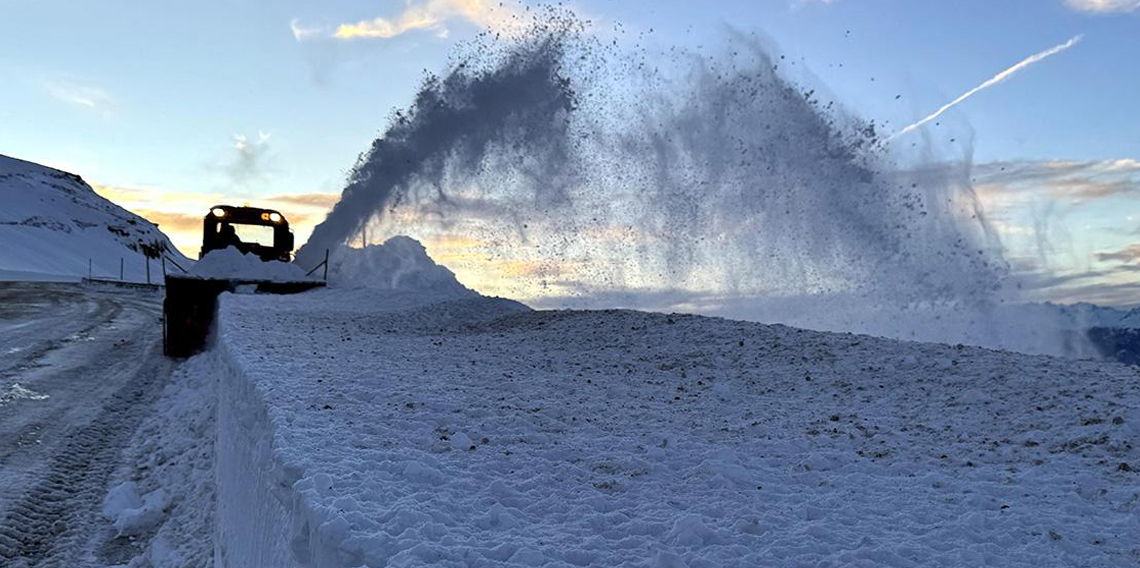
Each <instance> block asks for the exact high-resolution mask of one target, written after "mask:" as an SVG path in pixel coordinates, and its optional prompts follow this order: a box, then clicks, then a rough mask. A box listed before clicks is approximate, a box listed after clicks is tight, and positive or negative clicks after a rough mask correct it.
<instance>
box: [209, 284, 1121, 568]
mask: <svg viewBox="0 0 1140 568" xmlns="http://www.w3.org/2000/svg"><path fill="white" fill-rule="evenodd" d="M218 321H219V342H218V347H217V348H216V349H215V350H214V352H212V354H211V355H210V357H211V358H212V360H213V363H212V365H213V366H214V370H213V372H214V373H215V374H216V376H218V378H219V381H220V382H219V389H220V390H219V402H218V404H219V406H218V432H219V434H218V448H217V453H218V454H217V460H218V463H217V475H218V477H217V479H218V481H217V483H218V486H217V495H218V498H217V503H218V511H217V529H216V535H215V538H216V540H215V552H216V554H215V558H216V560H217V562H218V565H220V566H235V567H236V566H290V565H292V566H319V567H339V566H345V567H356V566H370V567H375V566H492V565H510V566H540V565H543V566H588V565H593V566H617V565H635V566H661V567H675V566H676V567H680V566H690V567H697V566H978V565H997V566H1136V564H1137V562H1140V538H1138V535H1140V520H1138V519H1140V516H1138V514H1137V513H1138V510H1140V509H1138V508H1140V473H1137V472H1136V469H1137V468H1138V467H1140V457H1138V455H1137V451H1136V449H1135V448H1134V445H1133V444H1134V442H1135V440H1136V439H1137V436H1140V396H1138V391H1137V388H1138V385H1140V372H1138V370H1137V368H1136V367H1129V366H1125V365H1119V364H1110V363H1102V362H1094V361H1068V360H1062V359H1056V358H1050V357H1043V356H1026V355H1019V354H1014V353H1007V352H998V351H990V350H985V349H980V348H971V347H955V346H947V345H936V344H919V343H905V342H898V341H892V340H886V339H877V338H869V337H863V336H854V335H849V334H834V333H820V332H812V331H804V330H798V329H793V328H788V327H783V326H766V325H762V324H755V323H742V322H735V321H728V320H720V319H712V318H704V317H698V316H677V315H674V316H667V315H662V314H648V313H639V312H629V311H600V312H574V311H563V312H534V311H530V310H528V309H526V308H525V307H523V306H521V305H519V304H517V303H513V302H509V301H505V300H496V299H489V298H482V297H478V296H473V295H454V294H453V295H447V294H439V295H435V296H431V295H428V296H425V295H422V294H412V293H408V292H398V291H379V290H355V291H351V292H344V291H338V290H326V291H320V292H312V293H306V294H302V295H299V296H292V297H267V296H256V295H253V296H235V295H223V297H222V301H221V305H220V314H219V319H218Z"/></svg>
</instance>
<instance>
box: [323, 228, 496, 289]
mask: <svg viewBox="0 0 1140 568" xmlns="http://www.w3.org/2000/svg"><path fill="white" fill-rule="evenodd" d="M329 280H330V281H332V283H333V284H335V285H338V286H341V287H345V288H372V289H378V290H403V291H414V292H417V293H432V294H449V295H457V296H474V295H475V292H473V291H471V290H469V289H468V288H466V287H465V286H463V285H462V284H460V283H459V281H458V280H456V278H455V274H454V273H453V272H451V271H450V270H448V269H447V268H446V267H444V266H441V265H439V264H436V263H435V261H434V260H432V259H431V257H429V256H428V254H427V250H425V249H424V246H423V245H422V244H420V243H419V241H416V240H415V239H412V238H410V237H403V236H397V237H392V238H390V239H388V240H387V241H386V242H385V243H384V244H382V245H372V246H368V247H365V248H362V249H356V248H349V247H341V248H339V249H337V250H336V251H334V252H333V253H332V255H331V256H330V263H329Z"/></svg>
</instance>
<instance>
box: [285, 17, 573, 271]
mask: <svg viewBox="0 0 1140 568" xmlns="http://www.w3.org/2000/svg"><path fill="white" fill-rule="evenodd" d="M551 26H552V27H549V28H546V29H544V30H541V31H539V30H536V31H534V32H532V33H528V34H524V36H523V37H522V38H521V39H519V40H518V43H515V44H512V45H511V46H510V47H509V48H507V49H504V50H500V51H498V52H497V53H495V54H494V55H486V57H491V58H494V59H495V62H494V63H493V64H490V65H488V66H482V67H477V66H475V65H472V64H470V63H469V62H468V61H463V60H460V61H458V62H456V63H455V64H454V65H453V67H452V69H451V70H450V71H449V72H448V73H447V74H446V75H444V76H443V77H438V76H434V75H432V76H429V77H428V78H427V79H426V80H425V81H424V84H423V85H422V87H421V88H420V91H419V93H418V94H417V95H416V99H415V103H414V104H413V105H412V107H411V108H410V109H408V110H406V111H402V112H401V111H398V112H396V114H395V116H394V118H393V120H392V123H391V125H390V126H389V128H388V131H387V132H385V133H384V135H383V136H382V137H381V138H379V139H377V140H376V141H375V142H373V143H372V148H371V149H369V150H368V151H367V152H366V153H365V154H364V155H363V156H362V157H361V158H360V160H359V161H358V163H357V164H356V166H355V167H354V168H353V170H352V172H351V174H350V176H349V182H348V186H347V187H346V188H345V189H344V191H343V193H342V195H341V200H340V202H338V203H337V204H336V205H335V206H334V207H333V209H332V211H331V212H330V213H329V215H328V217H327V218H326V219H325V221H324V222H322V223H321V224H319V225H317V227H316V228H315V229H314V230H313V234H312V236H311V237H310V238H309V241H308V243H306V244H305V246H304V247H302V248H301V250H299V251H298V252H297V260H298V262H300V263H302V264H304V265H308V264H315V262H316V258H317V256H318V255H319V254H321V252H323V251H324V250H326V249H331V248H336V247H337V246H338V245H341V244H343V243H345V242H347V241H348V240H349V239H351V238H352V237H353V236H354V235H356V234H358V233H359V232H360V231H361V229H363V228H364V227H365V224H366V223H367V222H368V221H369V219H371V218H372V217H373V215H378V214H381V213H383V212H384V210H385V208H388V207H392V206H395V205H398V204H399V203H400V202H401V201H402V200H403V199H404V198H405V197H406V196H407V195H408V192H409V191H410V190H412V189H414V188H415V187H420V188H423V187H428V188H432V189H433V191H431V192H430V193H432V194H433V195H434V196H435V197H434V198H435V199H439V200H446V199H447V196H448V191H447V188H446V187H445V186H444V184H443V178H444V175H445V173H448V172H449V171H450V172H452V173H454V174H455V175H457V176H459V177H468V178H470V177H474V176H476V175H478V173H479V170H480V169H481V168H482V166H483V165H484V162H485V160H486V159H487V157H488V155H489V153H494V152H499V153H506V152H509V151H511V150H510V149H514V150H515V151H516V152H518V153H519V155H520V156H521V155H522V154H523V153H525V155H526V158H527V159H528V160H531V161H533V162H534V163H546V164H562V163H565V162H566V157H565V156H566V150H565V146H566V144H567V142H568V136H567V132H566V128H567V121H568V116H569V113H570V111H571V110H572V109H573V108H574V105H575V94H574V92H573V91H572V90H571V88H570V82H569V80H568V79H567V78H565V77H564V76H563V74H562V62H563V55H564V50H565V43H564V39H565V38H566V37H567V34H571V33H573V32H574V31H575V30H576V29H577V28H576V24H575V23H573V22H569V21H564V22H560V23H559V22H556V23H553V24H551ZM485 37H489V36H485Z"/></svg>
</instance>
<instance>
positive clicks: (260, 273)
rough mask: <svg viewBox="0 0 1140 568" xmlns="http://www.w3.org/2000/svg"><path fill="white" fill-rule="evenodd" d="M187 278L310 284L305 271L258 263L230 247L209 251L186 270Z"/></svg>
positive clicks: (271, 262)
mask: <svg viewBox="0 0 1140 568" xmlns="http://www.w3.org/2000/svg"><path fill="white" fill-rule="evenodd" d="M189 275H190V276H196V277H199V278H217V279H240V280H262V281H271V282H296V281H300V280H310V278H308V277H307V276H305V271H304V270H301V267H300V266H297V265H296V264H292V263H288V262H279V261H270V262H262V260H261V259H260V258H258V257H257V255H253V254H243V253H242V252H241V251H239V250H238V249H237V248H234V247H227V248H224V249H220V250H214V251H210V252H209V253H207V254H206V256H204V257H202V259H201V260H199V261H198V263H197V264H195V265H194V266H193V267H192V268H191V269H190V270H189Z"/></svg>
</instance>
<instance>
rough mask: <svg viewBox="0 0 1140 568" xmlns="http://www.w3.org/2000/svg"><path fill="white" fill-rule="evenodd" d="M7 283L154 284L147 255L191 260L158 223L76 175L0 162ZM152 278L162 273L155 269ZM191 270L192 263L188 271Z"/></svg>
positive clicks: (0, 229) (1, 273) (2, 260)
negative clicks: (92, 280)
mask: <svg viewBox="0 0 1140 568" xmlns="http://www.w3.org/2000/svg"><path fill="white" fill-rule="evenodd" d="M0 203H3V207H0V242H3V243H4V247H3V248H2V249H0V280H4V279H10V280H78V279H79V278H81V277H83V276H87V275H88V261H89V260H90V261H91V272H92V274H93V275H94V276H97V277H104V278H107V277H113V278H118V277H119V263H120V260H122V261H123V267H124V277H125V278H126V279H127V280H131V281H135V282H140V281H145V278H146V264H145V258H146V257H145V253H146V251H147V250H148V249H150V250H151V251H154V252H153V254H157V253H158V252H159V251H164V252H166V254H169V255H171V256H172V257H173V258H175V259H177V260H178V261H179V262H180V263H182V261H185V260H186V259H185V257H183V256H182V254H181V253H179V252H178V251H177V250H176V249H175V248H174V246H173V245H172V244H171V243H170V239H169V238H167V237H166V235H164V234H163V233H162V232H161V231H159V230H158V227H156V226H155V225H154V224H152V223H151V222H149V221H147V220H146V219H143V218H142V217H139V216H138V215H135V214H133V213H131V212H129V211H127V210H125V209H123V208H121V207H119V206H117V205H115V204H114V203H111V202H110V201H108V200H106V199H104V198H102V197H100V196H99V195H97V194H96V193H95V191H94V190H93V189H91V186H89V185H87V183H86V182H84V181H83V179H82V178H80V177H79V176H77V175H75V174H70V173H67V172H62V171H59V170H55V169H52V168H47V167H44V166H40V165H38V164H33V163H31V162H25V161H22V160H17V159H15V158H9V157H7V156H2V155H0ZM151 264H152V265H151V278H152V280H153V281H156V282H161V280H162V270H161V268H160V265H159V263H158V262H157V261H154V262H152V263H151ZM183 265H185V263H184V264H183Z"/></svg>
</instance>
